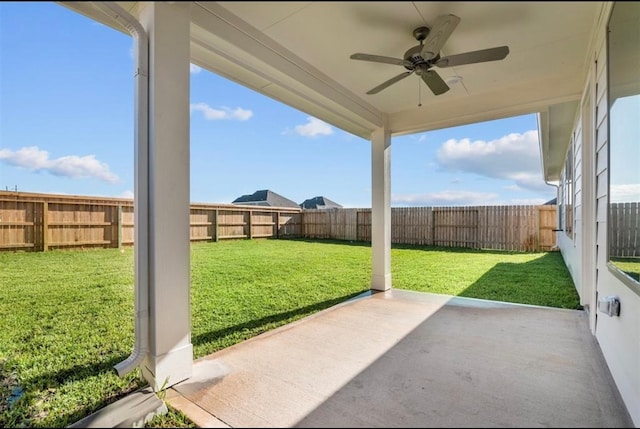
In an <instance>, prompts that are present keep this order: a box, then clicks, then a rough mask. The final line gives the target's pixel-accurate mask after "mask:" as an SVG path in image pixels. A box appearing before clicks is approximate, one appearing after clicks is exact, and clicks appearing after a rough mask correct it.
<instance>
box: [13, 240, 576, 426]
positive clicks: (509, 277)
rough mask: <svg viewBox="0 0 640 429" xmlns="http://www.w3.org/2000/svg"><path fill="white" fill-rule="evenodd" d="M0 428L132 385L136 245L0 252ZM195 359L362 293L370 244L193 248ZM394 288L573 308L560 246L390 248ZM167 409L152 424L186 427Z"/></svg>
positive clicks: (96, 401)
mask: <svg viewBox="0 0 640 429" xmlns="http://www.w3.org/2000/svg"><path fill="white" fill-rule="evenodd" d="M0 266H2V270H0V285H1V286H0V426H2V427H8V426H9V427H64V426H67V425H68V424H70V423H73V422H74V421H77V420H78V419H80V418H81V417H84V416H85V415H88V414H90V413H91V412H93V411H95V410H96V409H99V408H101V407H103V406H105V405H107V404H108V403H111V402H113V401H115V400H116V399H118V398H119V397H122V396H124V395H126V394H127V393H128V392H131V391H133V390H136V389H138V388H140V387H142V386H144V385H146V384H145V382H144V381H142V380H141V379H140V378H139V374H138V373H137V371H136V372H133V373H131V374H128V375H127V376H125V377H124V378H119V377H118V376H117V375H116V373H115V371H114V370H113V365H115V364H116V363H118V362H120V361H122V360H124V359H125V358H126V357H127V356H128V355H129V354H130V352H131V349H132V346H133V340H134V336H133V250H132V249H131V248H127V249H123V250H122V251H121V250H118V249H106V250H85V251H50V252H46V253H42V252H39V253H22V252H19V253H14V252H2V253H0ZM191 267H192V270H191V310H192V343H193V346H194V354H195V356H194V357H195V358H198V357H201V356H205V355H207V354H210V353H212V352H215V351H217V350H220V349H222V348H225V347H228V346H230V345H232V344H235V343H238V342H241V341H243V340H245V339H247V338H250V337H253V336H255V335H257V334H259V333H261V332H265V331H267V330H270V329H273V328H275V327H278V326H281V325H283V324H286V323H289V322H292V321H294V320H297V319H300V318H302V317H305V316H307V315H309V314H312V313H314V312H317V311H319V310H322V309H325V308H328V307H330V306H332V305H335V304H337V303H339V302H343V301H344V300H346V299H348V298H351V297H353V296H355V295H357V294H359V293H361V292H364V291H366V290H368V289H369V282H370V273H371V248H370V247H369V245H368V244H362V243H355V244H347V243H344V242H331V241H316V242H311V241H304V240H229V241H221V242H218V243H194V244H192V246H191ZM392 276H393V286H394V288H399V289H411V290H419V291H428V292H434V293H443V294H450V295H460V296H468V297H475V298H487V299H494V300H500V301H509V302H519V303H526V304H534V305H545V306H553V307H562V308H570V309H577V308H580V305H579V302H578V296H577V294H576V291H575V288H574V286H573V283H572V281H571V278H570V277H569V274H568V272H567V269H566V268H565V267H564V264H563V262H562V257H561V255H560V253H559V252H552V253H515V252H495V251H473V250H461V249H437V248H428V247H409V246H396V247H394V248H393V249H392ZM187 422H188V420H187V419H184V416H182V415H181V414H180V413H178V412H175V411H172V412H170V413H169V414H168V416H164V417H157V418H156V419H154V421H153V422H152V423H151V424H150V425H148V426H154V427H172V426H188V423H187Z"/></svg>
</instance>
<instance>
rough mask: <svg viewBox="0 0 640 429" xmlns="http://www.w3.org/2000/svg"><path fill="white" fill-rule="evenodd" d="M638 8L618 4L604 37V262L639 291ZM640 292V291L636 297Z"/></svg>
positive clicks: (626, 3)
mask: <svg viewBox="0 0 640 429" xmlns="http://www.w3.org/2000/svg"><path fill="white" fill-rule="evenodd" d="M639 28H640V3H639V2H616V3H615V4H614V5H613V9H612V12H611V16H610V17H609V24H608V33H607V56H608V57H607V65H608V74H607V76H608V108H609V111H608V115H607V117H608V121H609V124H608V125H609V126H608V129H609V136H608V143H609V145H608V148H609V165H608V167H609V168H608V172H609V189H608V197H609V211H608V218H607V227H608V233H607V238H608V244H609V245H608V258H609V267H610V269H611V271H612V272H613V273H614V274H616V276H618V277H619V278H621V279H622V280H623V281H624V282H625V283H627V284H630V285H633V286H634V290H638V291H640V289H639V288H638V287H637V286H638V285H640V168H639V165H640V120H639V118H640V31H638V29H639ZM639 293H640V292H639Z"/></svg>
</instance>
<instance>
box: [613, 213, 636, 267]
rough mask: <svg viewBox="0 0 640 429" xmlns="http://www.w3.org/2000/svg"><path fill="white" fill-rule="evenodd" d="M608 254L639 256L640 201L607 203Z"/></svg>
mask: <svg viewBox="0 0 640 429" xmlns="http://www.w3.org/2000/svg"><path fill="white" fill-rule="evenodd" d="M609 256H611V257H618V258H625V257H627V258H628V257H633V258H638V257H640V203H639V202H633V203H611V204H609Z"/></svg>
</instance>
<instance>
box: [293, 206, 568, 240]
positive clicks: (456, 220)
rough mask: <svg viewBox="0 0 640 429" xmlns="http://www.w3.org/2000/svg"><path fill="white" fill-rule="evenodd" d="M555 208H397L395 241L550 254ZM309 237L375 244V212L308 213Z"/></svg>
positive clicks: (305, 231)
mask: <svg viewBox="0 0 640 429" xmlns="http://www.w3.org/2000/svg"><path fill="white" fill-rule="evenodd" d="M556 225H557V215H556V206H555V205H540V206H467V207H394V208H392V209H391V242H392V243H394V244H418V245H426V246H445V247H470V248H476V249H498V250H515V251H549V250H553V249H554V248H555V246H556V233H555V231H554V229H556V228H557V226H556ZM302 227H303V235H304V236H305V237H308V238H332V239H337V240H354V241H371V209H338V210H335V209H334V210H322V209H319V210H304V211H303V212H302Z"/></svg>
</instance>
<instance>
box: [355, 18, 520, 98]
mask: <svg viewBox="0 0 640 429" xmlns="http://www.w3.org/2000/svg"><path fill="white" fill-rule="evenodd" d="M459 22H460V18H459V17H457V16H455V15H451V14H449V15H440V16H439V17H438V18H437V19H436V21H435V22H434V23H433V25H432V26H431V27H418V28H416V29H415V30H413V37H415V38H416V39H417V40H418V42H420V44H419V45H416V46H414V47H412V48H410V49H409V50H407V52H405V53H404V57H403V58H402V59H400V58H392V57H385V56H381V55H370V54H362V53H356V54H353V55H351V57H350V58H351V59H352V60H362V61H372V62H375V63H385V64H393V65H398V66H404V68H405V69H407V70H408V71H406V72H403V73H401V74H399V75H397V76H394V77H392V78H391V79H389V80H387V81H385V82H383V83H381V84H380V85H378V86H376V87H375V88H373V89H371V90H369V91H367V94H369V95H371V94H377V93H378V92H380V91H382V90H383V89H385V88H387V87H389V86H391V85H393V84H394V83H396V82H398V81H400V80H402V79H404V78H405V77H407V76H409V75H410V74H412V73H414V72H415V73H416V74H417V75H418V76H420V77H421V78H422V80H423V81H424V83H426V84H427V86H428V87H429V89H431V92H433V93H434V94H435V95H440V94H444V93H445V92H447V91H448V90H449V86H448V85H447V84H446V82H445V81H444V80H442V78H441V77H440V75H439V74H438V73H437V72H436V71H435V70H431V68H432V67H433V66H436V67H440V68H445V67H453V66H461V65H465V64H473V63H482V62H486V61H496V60H502V59H504V58H505V57H506V56H507V54H508V53H509V47H508V46H499V47H496V48H489V49H481V50H479V51H471V52H465V53H462V54H456V55H449V56H446V57H440V49H442V46H444V44H445V42H446V41H447V39H448V38H449V36H451V33H453V30H454V29H455V28H456V26H457V25H458V23H459Z"/></svg>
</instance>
